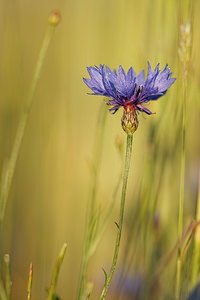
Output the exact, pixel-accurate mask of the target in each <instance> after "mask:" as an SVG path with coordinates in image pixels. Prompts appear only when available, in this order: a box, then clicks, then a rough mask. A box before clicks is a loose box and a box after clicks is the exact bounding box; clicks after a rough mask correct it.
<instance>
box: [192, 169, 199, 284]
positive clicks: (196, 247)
mask: <svg viewBox="0 0 200 300" xmlns="http://www.w3.org/2000/svg"><path fill="white" fill-rule="evenodd" d="M196 221H197V222H199V221H200V169H199V187H198V199H197V209H196ZM194 243H195V244H194V254H193V255H194V256H193V266H192V288H194V287H195V285H196V284H197V278H198V273H199V260H200V225H197V228H196V230H195V235H194Z"/></svg>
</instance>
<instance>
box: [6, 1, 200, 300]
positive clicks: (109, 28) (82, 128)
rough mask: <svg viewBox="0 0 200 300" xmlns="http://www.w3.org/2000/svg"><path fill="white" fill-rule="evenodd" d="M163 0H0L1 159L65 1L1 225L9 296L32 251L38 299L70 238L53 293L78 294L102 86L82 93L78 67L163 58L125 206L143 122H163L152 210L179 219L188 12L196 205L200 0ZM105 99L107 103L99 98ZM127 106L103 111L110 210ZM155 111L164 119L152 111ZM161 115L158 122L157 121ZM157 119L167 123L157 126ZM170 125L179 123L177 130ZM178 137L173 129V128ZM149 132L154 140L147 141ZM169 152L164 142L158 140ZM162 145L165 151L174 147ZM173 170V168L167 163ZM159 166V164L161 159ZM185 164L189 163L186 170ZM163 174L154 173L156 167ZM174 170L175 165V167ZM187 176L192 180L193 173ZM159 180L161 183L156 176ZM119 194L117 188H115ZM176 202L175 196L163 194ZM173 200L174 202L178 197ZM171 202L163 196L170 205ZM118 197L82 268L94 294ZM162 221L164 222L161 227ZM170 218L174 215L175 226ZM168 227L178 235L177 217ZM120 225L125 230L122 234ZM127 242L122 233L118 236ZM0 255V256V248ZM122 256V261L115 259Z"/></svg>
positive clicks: (189, 187)
mask: <svg viewBox="0 0 200 300" xmlns="http://www.w3.org/2000/svg"><path fill="white" fill-rule="evenodd" d="M188 3H189V1H174V0H168V1H160V0H142V1H136V0H73V1H72V0H57V1H56V0H54V1H53V0H48V1H47V0H43V1H33V0H29V1H27V0H18V1H17V0H13V1H11V0H1V1H0V167H1V170H2V168H3V164H4V162H5V161H6V159H8V157H9V155H10V152H11V149H12V145H13V140H14V136H15V132H16V128H17V125H18V123H19V119H20V114H21V112H22V110H23V107H24V104H25V102H26V97H27V94H28V90H29V86H30V83H31V79H32V76H33V73H34V68H35V65H36V62H37V58H38V53H39V50H40V47H41V43H42V40H43V37H44V33H45V30H46V26H47V22H48V15H49V12H51V11H52V9H54V8H56V9H59V10H60V11H61V16H62V17H61V22H60V24H59V25H58V26H57V28H56V30H55V33H54V36H53V39H52V41H51V44H50V48H49V51H48V53H47V57H46V59H45V62H44V67H43V69H42V73H41V78H40V82H39V85H38V88H37V92H36V94H35V98H34V102H33V105H32V109H31V113H30V116H29V120H28V126H27V128H26V131H25V135H24V139H23V143H22V146H21V151H20V155H19V158H18V161H17V165H16V170H15V174H14V178H13V182H12V187H11V191H10V194H9V199H8V204H7V208H6V215H5V220H4V224H3V226H2V234H3V239H2V240H3V242H2V245H1V248H2V250H1V251H2V255H3V254H4V253H9V254H10V256H11V268H12V281H13V292H12V299H25V297H26V287H27V278H28V269H29V264H30V262H33V270H34V273H33V294H32V295H33V299H39V298H40V299H42V298H43V299H44V298H45V297H46V289H47V288H48V287H49V283H50V279H51V274H52V271H53V267H54V264H55V261H56V258H57V255H58V253H59V250H60V248H61V246H62V244H63V243H64V242H65V241H66V242H67V244H68V248H67V253H66V257H65V260H64V263H63V266H62V269H61V273H60V277H59V282H58V286H57V292H58V294H59V295H60V296H61V298H62V299H75V295H76V293H77V285H78V278H79V270H80V263H81V253H82V247H83V239H84V226H85V221H86V219H85V216H86V207H87V199H88V193H89V190H88V188H89V182H90V169H89V164H90V161H92V158H93V150H94V140H95V132H96V126H97V118H98V113H99V109H100V106H101V103H102V100H103V99H102V97H100V96H90V95H87V93H88V92H90V91H89V89H88V88H87V87H86V86H85V85H84V83H83V80H82V78H83V77H88V74H87V70H86V67H87V66H91V65H99V64H100V63H101V64H105V65H109V67H110V68H111V69H113V68H118V66H119V65H120V64H121V65H122V66H123V67H124V68H125V70H126V71H127V70H128V68H129V67H130V66H133V67H134V69H135V71H136V73H137V74H138V72H140V70H141V69H145V73H146V71H147V61H148V60H149V61H150V63H151V65H152V66H153V68H155V66H156V65H157V63H158V62H160V64H161V68H162V69H163V68H164V67H165V64H166V63H168V64H169V66H170V68H171V70H172V72H174V77H176V78H178V80H177V81H176V83H175V84H174V85H173V86H172V87H171V88H170V89H169V91H168V92H167V95H166V96H165V97H163V98H161V99H160V100H159V101H155V102H154V103H152V104H151V110H152V111H155V112H156V114H155V115H152V116H142V114H141V115H140V116H139V121H140V125H139V128H138V130H137V132H136V133H135V134H134V142H133V157H132V164H131V171H130V177H129V183H128V194H127V203H126V211H125V214H126V215H128V211H129V208H130V207H132V206H134V195H137V194H138V189H139V186H140V182H141V181H142V179H143V177H144V171H145V164H146V157H147V156H148V157H149V153H150V154H151V145H149V144H148V143H149V142H148V141H149V139H148V136H149V128H150V127H151V126H153V124H156V122H157V123H158V125H159V126H157V127H156V128H157V129H158V131H157V134H156V138H157V140H159V139H160V141H161V142H160V143H161V145H162V147H161V148H162V149H165V148H166V149H167V150H166V152H167V154H166V160H167V167H166V168H165V170H164V172H165V173H164V176H163V179H162V189H161V192H160V198H161V199H162V200H158V201H160V202H159V203H160V204H158V211H159V212H160V214H161V215H162V217H163V220H164V221H163V224H164V225H163V226H164V228H166V227H167V222H169V219H170V222H172V224H176V223H177V206H178V195H179V176H180V154H178V153H180V151H181V150H180V143H179V142H180V140H178V141H177V140H176V137H177V136H179V135H176V133H177V130H178V128H179V127H178V126H177V124H176V122H179V121H180V111H181V105H182V104H181V103H182V102H181V99H182V89H183V81H182V69H181V65H180V62H179V58H178V43H179V25H180V21H183V22H185V21H186V20H187V18H190V16H191V15H190V14H189V13H190V12H191V11H192V56H191V57H192V58H191V66H190V73H189V79H188V89H187V120H186V122H187V130H186V170H187V172H186V198H187V199H186V200H188V199H191V197H192V196H194V197H193V199H191V201H188V202H187V201H186V209H187V213H186V217H185V223H186V224H187V221H188V220H189V219H190V218H191V216H193V215H194V210H195V199H196V198H195V195H196V194H195V191H194V189H195V188H194V186H195V183H194V182H196V181H195V180H196V179H195V178H196V177H195V175H194V174H196V169H198V167H197V166H198V164H199V157H200V156H199V146H200V143H199V125H200V122H199V112H200V104H199V103H200V102H199V99H200V97H199V96H200V91H199V83H200V68H199V53H200V36H199V29H198V28H199V25H200V2H199V1H197V0H196V1H193V8H192V10H190V5H188ZM105 109H106V107H105ZM121 114H122V111H119V112H117V114H116V115H114V116H113V115H111V114H109V113H108V115H107V119H106V129H105V138H104V144H103V155H102V162H101V170H100V176H99V180H98V197H97V198H98V199H97V201H98V203H100V205H101V207H102V209H106V207H107V206H108V204H109V203H110V199H111V198H112V193H113V189H114V187H115V185H116V183H117V180H118V176H119V174H120V170H121V163H120V160H119V155H118V152H117V149H116V146H115V138H116V136H117V135H120V136H121V138H122V140H123V141H124V143H125V139H126V136H125V133H124V132H123V131H122V129H121V125H120V118H121ZM158 120H159V122H158ZM160 124H161V126H160ZM162 129H163V130H162ZM174 132H175V133H174ZM179 139H180V136H179ZM175 142H177V143H178V144H179V146H177V148H176V149H177V153H176V158H177V159H176V164H175V165H174V162H173V163H172V162H171V161H170V159H169V157H170V155H173V153H170V143H172V144H173V143H175ZM152 143H154V141H152ZM163 151H164V150H163ZM168 151H169V153H170V155H169V157H168V156H167V155H168ZM172 170H173V172H172ZM160 171H162V170H160ZM190 172H191V173H190ZM158 174H160V173H159V172H158ZM172 174H173V176H172ZM193 177H194V180H193ZM159 184H160V183H159ZM118 199H120V193H119V194H118ZM170 201H171V202H170ZM176 201H177V202H176ZM169 203H170V204H169ZM118 211H119V200H118V201H117V204H116V207H115V208H114V210H113V214H112V216H111V219H110V221H109V223H108V226H107V230H106V232H105V234H104V237H103V239H102V241H101V243H100V245H99V247H98V250H97V252H96V254H95V256H94V257H93V258H92V260H91V263H90V267H89V272H88V279H89V280H91V281H93V282H94V293H93V296H92V299H98V295H99V293H100V290H101V288H102V285H103V281H104V278H103V272H102V267H105V268H107V269H108V267H109V265H110V262H111V257H112V253H113V248H114V241H115V235H116V228H115V226H114V225H113V224H114V221H115V220H116V219H117V218H118ZM165 226H166V227H165ZM174 226H176V225H174ZM174 228H175V232H174V233H173V237H172V239H173V242H175V238H174V237H175V235H176V227H174ZM125 236H126V234H125V233H124V237H123V239H122V243H123V241H124V242H125ZM122 248H123V244H122ZM1 259H2V258H1ZM119 265H120V263H119Z"/></svg>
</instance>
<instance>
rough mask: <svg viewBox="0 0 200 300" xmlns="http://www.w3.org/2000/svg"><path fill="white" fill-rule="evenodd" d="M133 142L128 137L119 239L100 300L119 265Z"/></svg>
mask: <svg viewBox="0 0 200 300" xmlns="http://www.w3.org/2000/svg"><path fill="white" fill-rule="evenodd" d="M132 141H133V136H132V135H127V145H126V157H125V165H124V176H123V185H122V194H121V205H120V214H119V223H118V232H117V238H116V242H115V250H114V256H113V261H112V266H111V269H110V273H109V275H108V277H107V276H106V278H105V285H104V288H103V291H102V294H101V296H100V300H103V299H105V296H106V293H107V290H108V288H109V285H110V282H111V280H112V277H113V274H114V271H115V268H116V264H117V258H118V253H119V246H120V240H121V234H122V225H123V216H124V207H125V199H126V187H127V181H128V173H129V166H130V161H131V152H132Z"/></svg>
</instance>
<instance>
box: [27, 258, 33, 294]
mask: <svg viewBox="0 0 200 300" xmlns="http://www.w3.org/2000/svg"><path fill="white" fill-rule="evenodd" d="M32 280H33V265H32V263H31V264H30V267H29V276H28V288H27V300H31V288H32Z"/></svg>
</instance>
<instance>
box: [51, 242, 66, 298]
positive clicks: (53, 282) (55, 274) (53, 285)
mask: <svg viewBox="0 0 200 300" xmlns="http://www.w3.org/2000/svg"><path fill="white" fill-rule="evenodd" d="M66 249H67V244H66V243H64V245H63V246H62V248H61V250H60V254H59V256H58V260H57V262H56V265H55V268H54V272H53V277H52V280H51V286H50V289H49V292H48V296H47V300H52V299H53V296H54V292H55V288H56V284H57V280H58V274H59V271H60V267H61V265H62V262H63V259H64V256H65V253H66Z"/></svg>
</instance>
